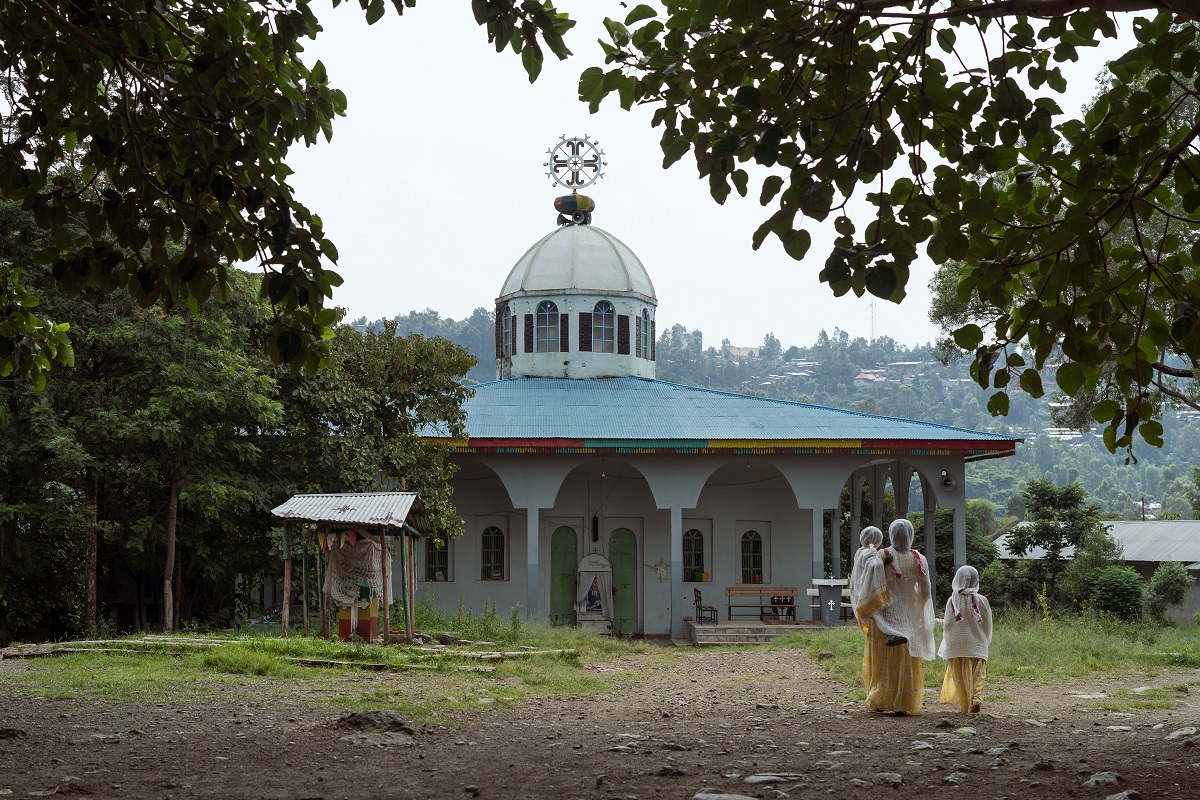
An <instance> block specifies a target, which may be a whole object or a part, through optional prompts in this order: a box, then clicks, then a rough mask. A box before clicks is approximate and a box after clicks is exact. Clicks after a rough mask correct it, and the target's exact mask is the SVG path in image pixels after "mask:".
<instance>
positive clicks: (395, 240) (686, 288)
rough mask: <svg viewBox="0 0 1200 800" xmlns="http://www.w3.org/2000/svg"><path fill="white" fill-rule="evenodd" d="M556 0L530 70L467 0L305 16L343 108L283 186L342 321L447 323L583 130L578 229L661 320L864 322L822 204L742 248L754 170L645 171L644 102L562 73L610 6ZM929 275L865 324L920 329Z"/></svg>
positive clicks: (1076, 97) (783, 337)
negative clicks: (557, 17)
mask: <svg viewBox="0 0 1200 800" xmlns="http://www.w3.org/2000/svg"><path fill="white" fill-rule="evenodd" d="M559 5H560V7H562V8H564V9H566V10H568V11H570V12H571V15H572V17H574V18H576V19H577V20H579V24H578V25H577V26H576V27H575V29H574V30H572V31H571V32H570V33H569V34H568V37H567V44H568V46H569V47H570V48H571V49H572V50H573V51H574V53H575V56H574V57H573V58H571V59H568V60H567V61H565V62H559V61H557V59H554V58H553V56H550V54H549V53H547V56H548V61H547V62H546V66H545V68H544V70H543V72H542V75H541V76H540V77H539V79H538V80H537V82H536V83H535V84H532V85H530V84H529V82H528V80H527V78H526V76H525V73H524V70H523V69H522V68H521V65H520V59H519V58H518V57H517V56H515V55H514V54H513V53H512V52H511V51H506V52H505V53H503V54H497V53H495V51H494V49H493V48H492V47H490V46H489V45H488V44H487V39H486V33H485V31H484V30H483V29H482V28H480V27H478V26H477V25H476V24H475V21H474V18H473V16H472V14H471V10H470V6H471V4H470V3H469V2H467V0H422V2H420V3H418V5H417V7H416V8H414V9H409V10H407V11H406V12H405V14H404V17H403V18H400V17H398V16H397V15H396V14H394V13H393V12H392V11H391V9H390V8H389V13H388V14H387V15H386V16H385V18H384V19H383V20H381V21H380V22H378V23H376V24H375V25H374V26H367V25H366V23H365V21H364V19H363V13H362V11H361V10H360V9H359V8H358V4H357V3H343V4H342V5H341V6H340V7H339V8H337V9H329V8H328V7H326V8H325V9H323V10H322V11H321V15H320V20H321V23H322V24H323V25H324V27H325V31H324V32H323V33H322V34H321V35H320V36H319V37H318V40H317V41H316V42H315V43H314V44H312V45H311V46H310V47H309V48H308V52H307V54H306V57H307V58H308V59H309V60H310V62H311V61H312V60H315V59H317V58H320V59H321V60H322V61H323V62H324V63H325V65H326V67H327V68H328V70H329V74H330V80H331V82H332V83H333V85H334V86H336V87H337V88H340V89H342V90H343V91H344V92H345V93H346V95H347V97H348V101H349V109H348V115H347V116H346V117H345V118H341V119H339V120H337V121H336V122H335V123H334V136H333V141H332V143H329V144H326V143H324V142H323V141H322V143H321V144H319V145H318V146H317V147H314V148H308V149H305V148H303V147H299V148H296V149H295V150H294V151H293V154H292V155H291V157H290V158H289V163H290V164H291V166H292V168H293V169H294V170H295V171H296V175H295V186H296V187H297V192H298V194H299V197H300V200H301V201H302V202H304V203H305V204H306V205H308V206H309V208H311V209H312V210H314V211H315V212H316V213H318V214H319V215H320V216H321V218H322V219H323V221H324V223H325V227H326V230H327V232H328V233H329V235H330V236H331V237H332V238H333V240H334V242H335V243H336V244H337V246H338V250H339V251H340V261H339V264H338V266H337V271H338V272H339V273H340V274H341V275H342V277H343V278H344V279H345V283H344V285H343V286H341V287H340V288H339V289H337V290H336V292H335V298H334V300H335V303H336V304H337V305H340V306H343V307H345V308H347V309H348V311H349V317H350V318H351V319H354V318H357V317H360V316H365V317H367V318H368V319H371V320H375V319H379V318H381V317H389V318H390V317H393V316H396V315H397V314H405V313H407V312H408V311H410V310H421V309H425V308H432V309H435V310H437V311H439V312H440V313H441V314H442V316H443V317H452V318H454V319H461V318H462V317H465V316H467V315H469V314H470V313H471V311H472V310H473V309H475V308H477V307H480V306H482V307H485V308H492V307H493V305H494V301H495V297H496V294H497V293H498V292H499V291H500V287H501V284H502V283H503V281H504V278H505V277H506V276H507V275H508V272H509V270H510V269H511V268H512V265H513V264H514V263H515V262H516V261H517V259H518V258H520V257H521V255H522V254H524V253H525V251H526V250H527V249H528V248H529V247H530V246H531V245H532V244H533V243H534V242H536V241H537V240H538V239H540V238H541V237H542V236H544V235H545V234H547V233H549V232H550V231H551V230H553V229H554V228H555V217H556V212H555V211H554V208H553V205H552V204H553V199H554V198H555V197H556V196H557V195H559V194H562V191H561V190H556V188H555V187H553V186H552V185H551V183H550V181H549V179H548V178H547V177H546V175H545V172H546V170H545V168H544V167H543V163H544V162H545V161H546V158H547V155H546V150H547V148H549V147H551V146H552V145H554V144H555V143H557V142H558V139H559V136H560V135H561V134H566V135H568V136H582V135H584V134H585V133H586V134H589V135H591V137H592V138H593V139H595V140H598V141H599V143H600V146H601V147H602V148H603V150H604V151H605V158H606V160H607V161H608V167H607V171H606V177H604V178H603V179H602V180H601V181H600V182H599V183H598V184H596V185H595V186H593V187H592V188H591V189H589V190H586V193H587V194H588V195H589V196H591V197H592V198H593V199H595V201H596V204H597V208H596V212H595V214H594V217H593V224H595V225H596V226H597V227H600V228H603V229H604V230H606V231H608V232H609V233H611V234H613V235H614V236H616V237H617V238H619V239H621V240H622V241H623V242H625V243H626V244H627V245H629V246H630V247H631V248H632V249H633V251H634V252H635V253H637V254H638V256H639V257H640V258H641V259H642V262H643V264H645V266H646V269H647V271H648V272H649V274H650V278H651V280H653V281H654V287H655V290H656V292H657V295H658V314H657V319H658V329H659V331H662V330H664V328H665V327H667V326H670V325H673V324H675V323H679V324H682V325H684V326H686V327H687V328H689V329H697V328H698V329H700V330H702V331H703V332H704V338H705V344H706V345H719V344H720V342H721V340H722V339H726V338H727V339H729V340H731V342H732V343H733V344H736V345H758V344H761V343H762V339H763V335H764V334H765V333H767V332H768V331H771V332H773V333H774V334H775V335H776V336H777V337H778V338H779V339H780V341H782V342H783V344H784V346H785V347H786V346H789V345H793V344H795V345H800V346H807V345H810V344H812V343H813V342H814V341H815V339H816V337H817V334H818V332H819V331H820V330H822V329H825V330H827V331H829V332H832V331H833V329H834V328H841V329H842V330H845V331H847V332H849V333H850V335H851V336H852V337H857V336H863V337H869V336H870V331H871V309H870V297H869V296H866V297H863V298H856V297H854V296H853V295H849V296H846V297H842V298H834V297H833V294H832V293H831V292H830V291H829V289H828V288H827V287H826V285H825V284H822V283H821V282H820V281H819V280H818V278H817V275H818V273H819V272H820V269H821V265H822V263H823V262H824V260H825V258H826V256H827V255H828V252H829V245H830V243H831V241H832V234H831V233H826V232H825V230H826V229H831V227H832V217H831V218H830V219H829V220H828V221H827V223H824V224H823V225H822V226H810V228H809V229H810V231H811V232H812V234H813V245H812V247H811V249H810V251H809V255H808V257H807V258H806V259H805V261H804V262H796V261H793V260H792V259H791V258H789V257H788V256H787V255H786V254H785V253H784V252H783V249H782V248H781V247H780V246H779V245H778V243H777V240H776V239H775V238H774V237H770V238H768V240H767V243H766V244H765V245H764V246H763V247H762V249H761V250H759V251H758V252H755V251H753V250H752V249H751V247H750V237H751V235H752V234H753V232H754V230H755V229H756V228H757V227H758V225H759V224H760V223H761V222H762V220H763V219H765V218H766V216H768V215H769V213H770V211H769V210H767V209H763V208H762V207H761V206H759V205H758V202H757V200H756V199H755V198H757V196H758V187H757V186H756V185H755V184H754V182H753V180H752V182H751V186H750V192H749V198H750V199H746V200H743V199H742V198H739V197H738V196H737V194H736V192H734V193H732V194H731V195H730V198H729V200H727V201H726V204H725V205H724V206H718V205H717V204H716V203H715V202H714V201H713V200H712V198H711V197H710V196H709V194H708V189H707V181H701V180H700V179H698V178H697V176H696V168H695V161H694V159H693V157H692V156H691V155H690V154H689V155H687V156H685V157H684V158H683V160H681V161H680V162H679V163H677V164H675V165H674V166H673V167H671V168H670V169H669V170H664V169H663V168H662V153H661V151H660V149H659V147H658V139H659V136H660V133H661V130H656V129H652V128H651V127H650V124H649V120H650V115H651V113H652V110H648V109H635V110H634V111H632V112H626V111H623V110H621V108H620V107H619V105H618V104H617V103H616V102H615V101H614V99H613V98H610V99H609V100H607V101H606V102H605V104H604V105H603V106H602V108H601V111H600V113H598V114H595V115H592V114H589V113H588V111H587V107H586V106H585V105H583V104H582V103H580V102H579V101H578V100H577V95H576V82H577V80H578V76H579V73H580V72H581V71H582V70H583V69H584V68H585V67H588V66H591V65H595V64H601V63H602V56H601V55H600V50H599V47H598V46H597V45H596V40H597V39H598V38H600V37H601V36H602V35H603V29H602V27H601V26H600V20H601V19H602V18H603V17H604V16H605V15H609V16H613V17H617V18H620V17H622V16H623V14H624V13H625V9H624V8H622V7H621V6H620V5H619V3H618V2H616V0H611V1H610V0H591V2H585V1H584V0H566V1H565V2H560V3H559ZM1123 23H1124V25H1125V27H1128V19H1126V20H1123ZM1119 52H1122V50H1120V49H1117V48H1115V47H1114V46H1113V45H1109V46H1107V47H1106V48H1105V49H1104V50H1103V51H1102V52H1101V53H1098V54H1097V55H1096V56H1095V57H1094V58H1093V59H1092V60H1091V61H1090V62H1088V63H1085V64H1080V65H1078V66H1077V67H1075V68H1074V69H1073V70H1072V71H1071V72H1069V73H1068V81H1069V82H1070V84H1071V89H1070V92H1069V94H1068V96H1067V97H1066V98H1059V102H1060V104H1061V105H1062V106H1063V107H1064V109H1066V108H1069V107H1077V106H1078V105H1079V104H1080V103H1082V102H1084V101H1086V100H1087V99H1088V98H1090V97H1091V96H1092V95H1093V93H1094V77H1093V76H1094V75H1095V73H1096V71H1097V69H1098V68H1099V65H1100V64H1101V63H1102V60H1103V58H1112V57H1114V56H1115V55H1116V54H1118V53H1119ZM932 274H933V267H932V265H931V264H929V263H928V262H918V264H917V265H916V266H915V267H914V269H913V273H912V278H911V280H910V282H909V287H908V292H909V296H908V298H907V299H906V300H905V301H904V302H903V303H902V304H901V305H899V306H897V305H894V304H892V303H890V302H887V301H883V300H877V301H876V303H875V312H874V319H875V334H876V335H877V336H891V337H892V338H894V339H896V340H897V341H898V342H900V343H903V344H908V345H915V344H921V343H924V342H927V341H931V340H932V339H934V338H935V336H936V330H935V328H934V326H933V325H932V324H931V323H930V322H929V319H928V316H927V312H928V298H927V292H926V286H927V284H928V282H929V279H930V277H931V276H932Z"/></svg>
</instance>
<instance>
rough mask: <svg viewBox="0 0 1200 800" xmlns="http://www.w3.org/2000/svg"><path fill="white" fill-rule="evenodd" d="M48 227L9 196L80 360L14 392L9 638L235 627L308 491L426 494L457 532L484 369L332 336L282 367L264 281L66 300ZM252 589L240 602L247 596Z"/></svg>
mask: <svg viewBox="0 0 1200 800" xmlns="http://www.w3.org/2000/svg"><path fill="white" fill-rule="evenodd" d="M43 235H44V234H43V233H42V231H41V230H40V229H39V228H38V227H37V226H36V225H34V224H33V220H32V218H31V217H30V215H28V214H26V213H24V212H22V211H20V210H19V209H17V208H15V207H14V206H13V205H12V204H10V203H0V257H2V258H4V259H5V260H8V261H9V262H10V263H13V264H14V265H17V266H18V267H19V268H20V269H21V270H22V271H23V274H24V280H25V281H26V282H27V284H28V285H30V286H32V287H34V288H35V289H36V290H37V292H38V293H39V294H40V296H41V297H42V307H43V308H44V309H45V311H46V312H47V313H48V314H50V315H52V316H53V317H54V318H55V319H60V320H65V321H69V322H70V323H71V331H72V335H73V339H74V353H75V365H74V366H73V367H62V368H60V369H56V370H54V371H52V372H51V373H49V375H48V376H47V381H46V383H45V386H44V388H43V389H42V390H41V391H39V390H37V389H36V387H35V386H34V385H33V384H32V383H30V382H28V381H25V380H18V379H15V378H10V379H8V380H4V381H0V430H2V431H3V436H0V641H4V640H6V639H7V638H8V637H10V636H12V635H13V634H14V632H15V631H17V630H18V629H35V628H41V631H40V632H41V635H47V634H49V635H65V634H67V633H69V632H79V631H84V630H87V631H91V630H93V629H94V628H95V627H96V625H97V623H98V621H99V620H100V619H101V618H104V617H107V618H108V619H107V620H106V624H110V625H111V626H112V627H115V628H135V629H142V628H145V627H148V626H150V625H157V624H159V623H162V624H164V626H165V627H167V628H171V627H176V626H177V625H178V624H180V623H182V622H184V621H186V620H191V621H192V622H196V623H201V624H203V623H226V622H228V621H229V619H230V617H231V615H232V613H233V610H234V607H235V604H236V602H238V601H241V602H243V603H246V604H247V605H248V606H253V605H254V603H253V600H254V590H255V589H256V587H257V586H259V585H260V584H261V583H262V580H263V579H264V578H271V577H275V576H276V575H277V574H278V572H279V569H280V564H279V560H278V555H279V553H278V550H274V551H273V547H277V544H275V542H276V539H275V538H274V537H272V536H271V535H269V534H270V531H271V529H272V527H273V525H274V523H273V522H272V521H271V520H270V518H269V516H268V512H269V510H270V509H271V508H272V507H273V506H275V505H277V504H278V503H280V502H282V501H283V500H285V499H286V498H287V497H288V496H290V495H291V494H293V493H296V492H301V491H310V492H311V491H355V490H379V489H385V488H389V487H392V486H396V485H403V486H405V487H406V488H408V489H411V490H415V491H420V492H421V494H422V495H423V497H424V499H425V502H426V503H427V505H428V507H429V509H430V512H431V514H432V516H433V518H434V520H435V524H436V525H437V526H438V528H439V531H440V532H441V533H442V535H445V536H453V535H455V534H456V533H457V532H458V531H459V528H460V526H461V522H460V521H459V520H458V517H457V515H456V514H455V512H454V509H453V507H452V506H451V505H450V503H449V489H448V480H449V476H450V470H449V468H448V466H447V465H446V463H445V461H444V458H443V450H442V448H441V447H439V446H437V445H436V444H433V443H430V442H426V441H423V440H421V439H420V437H419V436H418V435H417V431H418V429H420V428H421V427H422V426H425V425H438V426H440V427H442V428H444V429H445V430H447V431H448V432H450V433H456V432H458V431H460V430H461V425H462V419H463V416H462V410H461V405H462V402H463V400H464V399H465V397H466V394H467V391H468V390H466V389H465V388H464V387H463V386H462V384H461V383H460V378H461V376H462V375H463V374H465V373H466V372H467V370H469V369H470V368H471V366H473V364H474V361H473V359H472V358H471V357H470V356H469V355H468V354H467V353H465V352H464V351H463V350H461V349H460V348H458V347H456V346H454V345H452V344H450V343H449V342H446V341H445V340H442V339H425V338H424V337H421V336H415V335H414V336H410V337H403V338H402V337H397V336H395V329H394V326H390V325H389V326H386V327H384V328H383V329H381V330H380V331H378V332H375V333H367V334H363V333H359V332H357V331H355V330H353V329H352V328H350V327H346V326H343V327H338V328H336V329H335V330H336V332H337V336H335V337H334V338H333V339H332V340H331V341H330V356H329V362H330V363H329V366H328V368H326V369H324V370H322V371H321V372H320V373H318V374H317V375H316V376H311V377H309V376H304V375H293V374H291V373H290V372H289V371H288V370H286V369H282V368H279V367H274V366H272V365H271V364H270V363H269V361H268V360H267V355H266V353H265V350H264V348H263V346H262V345H263V341H264V339H265V338H266V337H269V336H270V329H271V324H272V322H271V320H272V309H271V307H270V305H269V303H268V302H266V301H264V300H263V299H260V296H259V292H258V290H257V289H258V286H257V280H256V279H255V277H254V276H252V275H249V274H247V273H244V272H241V271H233V272H232V273H231V274H230V276H229V278H228V281H229V286H230V291H229V293H228V297H227V298H226V302H224V303H218V302H215V299H210V300H208V301H206V302H203V303H198V304H197V305H196V308H195V310H194V311H193V310H191V309H189V308H187V307H186V306H184V305H182V304H179V305H177V306H175V307H172V308H170V309H165V310H160V309H158V308H149V309H147V308H142V307H140V306H139V305H137V304H136V303H135V302H134V301H133V300H132V299H131V298H130V297H128V296H127V295H124V294H120V293H113V294H105V293H103V292H101V291H100V289H98V288H96V287H87V288H84V289H83V290H82V291H81V292H80V293H79V294H68V293H65V292H63V291H61V290H60V288H59V287H58V286H57V285H56V283H55V281H54V280H53V278H52V275H51V274H50V271H49V270H48V269H47V268H46V267H43V266H40V265H38V264H37V263H36V261H35V258H34V253H35V251H36V250H37V248H38V247H39V246H40V243H41V242H42V241H43V238H42V237H43ZM239 576H240V580H241V582H240V586H241V587H242V588H241V593H240V596H239V595H238V594H237V592H236V587H237V586H238V585H239V583H238V579H239Z"/></svg>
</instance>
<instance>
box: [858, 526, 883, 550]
mask: <svg viewBox="0 0 1200 800" xmlns="http://www.w3.org/2000/svg"><path fill="white" fill-rule="evenodd" d="M858 543H859V544H861V545H862V546H863V547H879V546H880V545H881V544H883V531H881V530H879V528H876V527H875V526H874V525H868V526H867V527H865V528H863V529H862V533H860V534H859V535H858Z"/></svg>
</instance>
